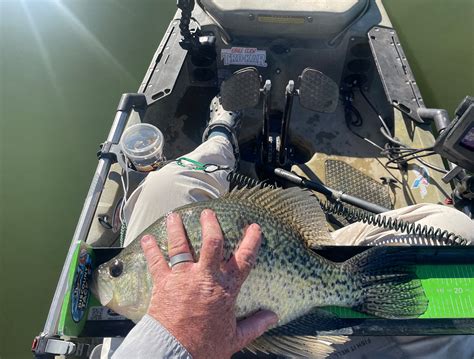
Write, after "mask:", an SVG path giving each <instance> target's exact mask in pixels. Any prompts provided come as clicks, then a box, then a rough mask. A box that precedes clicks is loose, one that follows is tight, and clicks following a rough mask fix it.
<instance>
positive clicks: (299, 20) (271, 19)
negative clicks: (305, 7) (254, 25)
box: [257, 15, 305, 25]
mask: <svg viewBox="0 0 474 359" xmlns="http://www.w3.org/2000/svg"><path fill="white" fill-rule="evenodd" d="M257 20H258V21H259V22H266V23H272V24H292V25H303V24H304V23H305V18H304V17H303V16H282V15H258V17H257Z"/></svg>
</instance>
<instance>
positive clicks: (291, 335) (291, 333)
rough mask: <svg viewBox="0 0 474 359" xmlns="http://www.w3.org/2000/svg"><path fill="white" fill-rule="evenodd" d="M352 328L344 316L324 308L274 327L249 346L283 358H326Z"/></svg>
mask: <svg viewBox="0 0 474 359" xmlns="http://www.w3.org/2000/svg"><path fill="white" fill-rule="evenodd" d="M350 334H352V329H351V328H350V327H349V326H348V324H347V322H346V321H345V320H343V319H340V318H338V317H336V316H335V315H334V314H331V313H328V312H326V311H324V310H322V309H319V308H315V309H313V310H312V311H311V312H310V313H308V314H305V315H303V316H301V317H300V318H298V319H295V320H293V321H292V322H290V323H288V324H285V325H282V326H280V327H276V328H273V329H271V330H269V331H268V332H266V333H265V334H264V335H262V336H261V337H260V338H258V339H256V340H255V341H253V342H252V343H251V344H250V345H249V346H248V347H247V348H246V350H248V351H251V352H252V353H254V354H257V353H263V354H273V355H276V356H277V357H284V358H326V357H327V356H329V354H331V353H332V352H334V351H335V348H334V347H333V345H335V344H344V343H345V342H346V341H348V340H349V338H348V337H347V335H350Z"/></svg>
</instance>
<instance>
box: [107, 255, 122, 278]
mask: <svg viewBox="0 0 474 359" xmlns="http://www.w3.org/2000/svg"><path fill="white" fill-rule="evenodd" d="M122 272H123V263H122V261H120V260H118V259H116V260H114V262H113V263H112V265H111V266H110V267H109V274H110V275H111V276H112V277H114V278H117V277H119V276H120V275H121V274H122Z"/></svg>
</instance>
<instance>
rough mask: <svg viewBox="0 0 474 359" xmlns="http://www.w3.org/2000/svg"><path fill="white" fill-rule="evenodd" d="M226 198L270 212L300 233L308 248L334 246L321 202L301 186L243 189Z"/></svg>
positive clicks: (229, 194)
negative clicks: (247, 203)
mask: <svg viewBox="0 0 474 359" xmlns="http://www.w3.org/2000/svg"><path fill="white" fill-rule="evenodd" d="M224 198H226V199H232V200H239V201H246V202H250V203H251V204H253V205H255V206H257V207H261V208H263V209H265V210H267V211H269V212H270V213H271V214H272V215H274V216H275V217H276V218H278V219H279V220H281V221H283V222H285V223H286V224H287V225H289V226H291V227H292V228H294V229H295V230H296V231H297V232H299V233H300V234H301V236H302V237H303V238H304V240H305V242H306V244H307V245H308V246H314V245H316V246H318V245H324V244H329V245H331V244H334V241H333V240H332V239H331V237H330V235H329V231H328V229H327V225H326V216H325V215H324V212H323V211H322V209H321V206H320V204H319V201H318V199H317V198H316V197H315V196H314V195H313V194H312V193H311V192H310V191H308V190H305V189H301V188H298V187H291V188H288V189H281V188H271V187H266V188H260V187H253V188H250V189H249V188H242V189H237V190H234V191H232V192H230V193H228V194H226V195H225V196H224Z"/></svg>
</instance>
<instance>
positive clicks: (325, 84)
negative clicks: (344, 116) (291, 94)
mask: <svg viewBox="0 0 474 359" xmlns="http://www.w3.org/2000/svg"><path fill="white" fill-rule="evenodd" d="M299 95H300V104H301V106H303V107H304V108H307V109H308V110H312V111H316V112H323V113H332V112H334V111H336V108H337V103H338V101H339V86H338V85H337V84H336V83H335V82H334V81H333V80H332V79H331V78H329V77H327V76H326V75H325V74H323V73H322V72H320V71H317V70H314V69H310V68H307V69H305V70H304V71H303V72H302V74H301V76H300V87H299Z"/></svg>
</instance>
